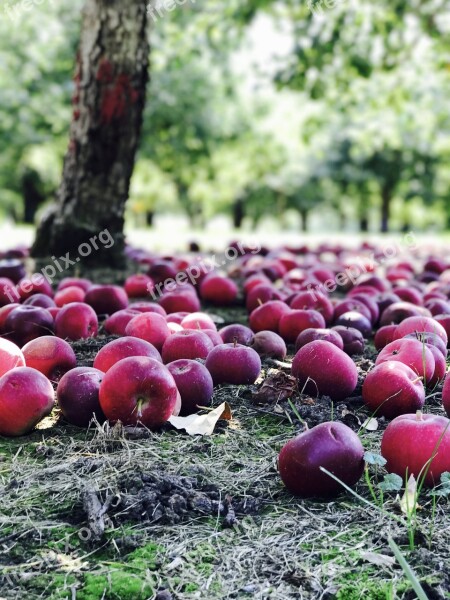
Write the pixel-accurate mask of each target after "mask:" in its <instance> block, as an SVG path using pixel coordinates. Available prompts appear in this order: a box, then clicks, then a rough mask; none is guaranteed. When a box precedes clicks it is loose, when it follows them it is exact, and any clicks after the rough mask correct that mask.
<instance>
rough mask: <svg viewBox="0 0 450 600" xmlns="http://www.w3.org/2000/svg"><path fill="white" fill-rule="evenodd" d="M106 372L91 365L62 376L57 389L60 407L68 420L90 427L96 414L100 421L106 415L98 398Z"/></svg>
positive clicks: (100, 421) (74, 423) (101, 421)
mask: <svg viewBox="0 0 450 600" xmlns="http://www.w3.org/2000/svg"><path fill="white" fill-rule="evenodd" d="M103 377H104V373H103V372H102V371H99V370H98V369H91V368H90V367H77V368H76V369H72V370H71V371H69V372H68V373H66V374H65V375H63V377H62V378H61V380H60V382H59V383H58V387H57V390H56V397H57V399H58V404H59V407H60V408H61V412H62V414H63V415H64V418H65V419H66V421H68V422H69V423H71V424H72V425H77V426H78V427H88V426H89V423H90V421H91V419H92V418H93V417H94V416H95V417H96V419H97V421H98V422H99V423H103V421H105V415H104V414H103V411H102V409H101V407H100V402H99V399H98V396H99V391H100V384H101V382H102V380H103Z"/></svg>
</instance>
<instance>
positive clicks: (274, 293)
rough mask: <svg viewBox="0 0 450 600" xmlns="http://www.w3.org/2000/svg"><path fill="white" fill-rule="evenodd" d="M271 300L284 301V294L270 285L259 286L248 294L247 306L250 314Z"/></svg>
mask: <svg viewBox="0 0 450 600" xmlns="http://www.w3.org/2000/svg"><path fill="white" fill-rule="evenodd" d="M271 300H283V294H282V293H281V292H280V291H279V290H277V289H276V288H274V287H273V286H272V285H270V284H262V285H257V286H255V287H254V288H252V289H251V290H250V291H249V293H248V294H247V297H246V299H245V306H246V308H247V310H248V312H252V311H253V310H255V308H258V306H261V304H265V303H266V302H270V301H271Z"/></svg>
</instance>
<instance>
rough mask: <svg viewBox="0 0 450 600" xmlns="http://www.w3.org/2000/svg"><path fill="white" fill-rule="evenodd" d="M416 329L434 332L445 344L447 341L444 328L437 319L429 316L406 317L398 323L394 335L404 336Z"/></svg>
mask: <svg viewBox="0 0 450 600" xmlns="http://www.w3.org/2000/svg"><path fill="white" fill-rule="evenodd" d="M416 331H418V332H423V331H428V332H431V333H435V334H436V335H438V336H439V337H440V338H442V339H443V341H444V342H445V344H446V345H447V343H448V336H447V332H446V331H445V329H444V328H443V327H442V325H441V324H440V323H438V321H436V320H435V319H432V318H430V317H409V318H408V319H405V320H404V321H402V322H401V323H400V324H399V325H398V327H397V329H396V331H395V337H396V338H397V339H399V338H402V337H405V335H408V333H415V332H416Z"/></svg>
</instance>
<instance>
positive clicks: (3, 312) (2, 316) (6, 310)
mask: <svg viewBox="0 0 450 600" xmlns="http://www.w3.org/2000/svg"><path fill="white" fill-rule="evenodd" d="M18 306H21V305H20V304H17V302H13V303H12V304H7V305H6V306H2V307H1V308H0V333H1V334H6V333H8V332H6V330H5V322H6V319H7V318H8V315H9V314H10V313H11V312H12V311H13V310H14V309H15V308H17V307H18ZM9 333H11V332H9Z"/></svg>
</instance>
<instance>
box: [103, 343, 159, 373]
mask: <svg viewBox="0 0 450 600" xmlns="http://www.w3.org/2000/svg"><path fill="white" fill-rule="evenodd" d="M130 356H147V357H148V358H154V359H155V360H157V361H159V362H160V363H162V358H161V355H160V354H159V352H158V350H157V349H156V348H155V346H153V345H152V344H150V343H149V342H146V341H145V340H141V339H139V338H136V337H131V336H125V337H121V338H119V339H117V340H113V341H112V342H109V343H108V344H105V346H103V348H100V350H99V351H98V353H97V356H96V357H95V359H94V369H98V370H99V371H103V372H104V373H106V372H107V371H109V369H110V368H111V367H113V366H114V365H115V364H116V363H118V362H119V360H122V359H124V358H129V357H130Z"/></svg>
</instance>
